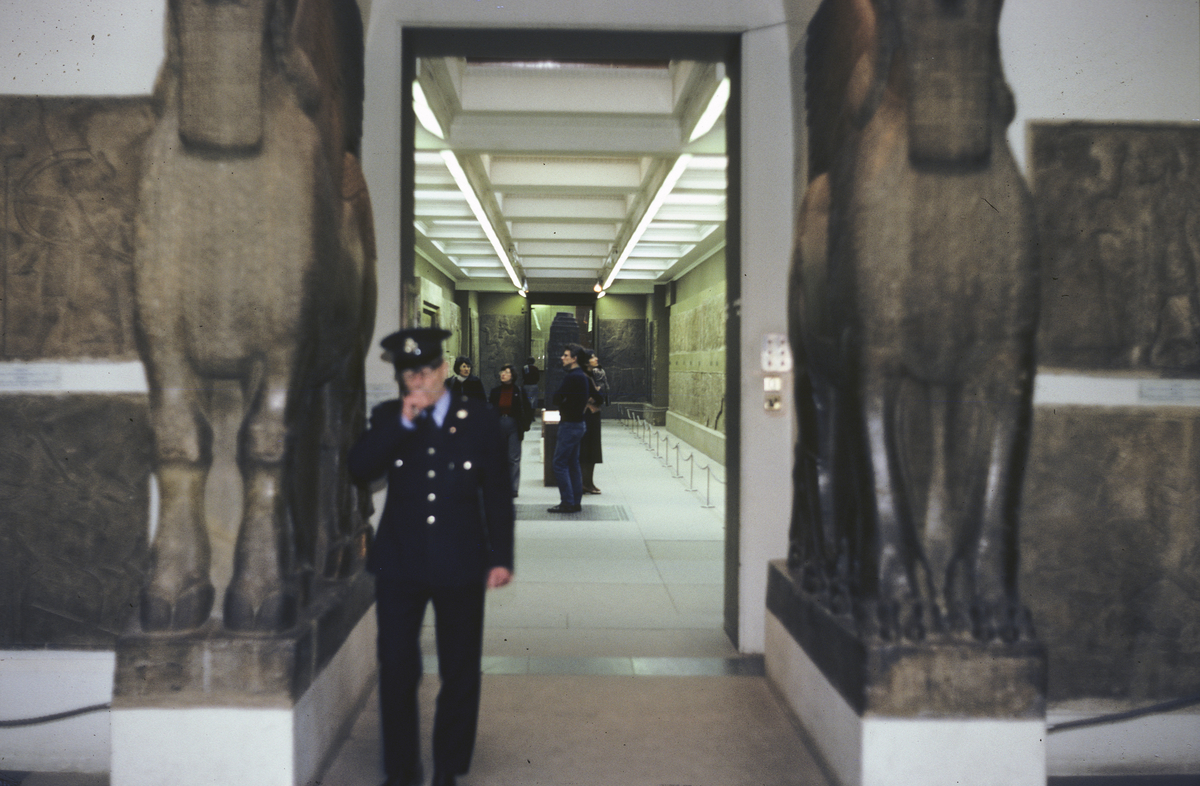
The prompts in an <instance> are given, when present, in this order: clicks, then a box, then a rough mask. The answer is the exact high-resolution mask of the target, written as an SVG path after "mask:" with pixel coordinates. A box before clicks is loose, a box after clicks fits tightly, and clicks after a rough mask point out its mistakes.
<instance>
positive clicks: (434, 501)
mask: <svg viewBox="0 0 1200 786" xmlns="http://www.w3.org/2000/svg"><path fill="white" fill-rule="evenodd" d="M448 335H449V333H448V332H447V331H444V330H438V329H436V328H415V329H410V330H401V331H400V332H398V333H393V334H392V335H390V336H388V337H387V338H385V339H384V340H383V342H382V343H383V348H384V349H385V350H387V351H388V352H389V353H390V354H391V359H392V362H393V363H394V364H395V366H396V378H397V380H398V382H399V383H400V390H401V394H402V398H400V399H393V400H391V401H385V402H384V403H382V404H380V405H378V406H377V407H375V408H374V410H372V412H371V422H370V426H369V428H368V430H367V431H366V433H365V434H363V435H362V436H361V437H359V439H358V441H357V442H356V443H355V444H354V446H353V447H352V448H351V450H350V456H349V469H350V473H351V475H353V476H354V477H355V478H356V479H357V480H359V481H361V482H369V481H374V480H377V479H379V478H382V477H385V476H386V478H387V483H388V489H387V501H386V503H385V505H384V509H383V514H382V517H381V518H380V521H379V530H378V533H377V534H376V536H375V541H374V543H373V544H372V549H371V554H370V556H369V558H368V561H367V568H368V569H369V570H370V571H371V572H372V573H374V574H375V600H376V604H375V608H376V614H377V616H378V622H379V640H378V655H379V702H380V709H381V716H382V726H383V748H384V768H385V770H386V772H387V781H386V782H385V786H408V785H409V784H414V783H420V782H421V764H420V762H421V756H420V744H419V736H418V707H417V687H418V685H419V684H420V680H421V674H422V671H423V669H422V661H421V648H420V643H419V640H420V633H421V622H422V620H423V619H424V616H425V608H426V606H427V605H428V604H429V603H430V602H431V601H432V603H433V608H434V613H435V615H436V634H437V653H438V672H439V675H440V677H441V690H440V693H439V694H438V700H437V714H436V716H435V718H434V725H433V765H434V779H433V783H434V784H435V786H453V784H454V783H455V778H456V777H457V776H458V775H461V774H463V773H465V772H467V770H468V768H469V767H470V763H471V755H472V752H473V750H474V746H475V730H476V726H477V722H478V716H479V694H480V686H481V679H480V673H481V669H480V661H481V655H482V652H483V608H484V594H485V589H486V588H496V587H502V586H504V585H506V584H508V583H509V581H511V579H512V571H513V503H512V493H511V478H510V475H509V469H508V462H507V460H506V459H505V455H504V449H503V447H502V437H501V432H500V423H499V420H498V418H497V417H496V413H495V412H494V411H493V410H492V409H491V408H489V407H488V406H487V403H486V402H484V401H478V400H476V399H473V398H470V397H468V398H461V397H458V396H454V395H452V394H451V393H450V390H449V389H448V387H447V385H446V384H445V380H446V373H447V368H446V361H445V360H444V359H443V356H442V340H443V339H445V338H446V337H447V336H448Z"/></svg>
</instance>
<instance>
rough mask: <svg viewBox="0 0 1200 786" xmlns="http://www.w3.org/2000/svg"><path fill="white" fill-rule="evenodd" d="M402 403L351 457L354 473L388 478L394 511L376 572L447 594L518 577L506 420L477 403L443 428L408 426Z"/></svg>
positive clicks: (390, 406)
mask: <svg viewBox="0 0 1200 786" xmlns="http://www.w3.org/2000/svg"><path fill="white" fill-rule="evenodd" d="M400 407H401V405H400V401H399V400H395V399H393V400H391V401H385V402H383V403H382V404H380V405H378V406H377V407H375V408H374V410H373V411H372V412H371V423H370V426H369V428H368V429H367V431H366V433H365V434H363V435H362V436H361V437H359V439H358V441H357V442H356V443H355V444H354V447H353V448H351V449H350V460H349V467H350V473H351V474H352V475H353V476H354V477H355V478H356V479H358V480H359V481H364V482H370V481H374V480H377V479H379V478H381V477H384V476H385V475H386V477H387V484H388V489H387V502H386V503H385V504H384V507H383V515H382V517H381V518H380V520H379V531H378V532H377V533H376V535H375V542H374V544H373V546H372V550H371V555H370V558H369V560H368V562H367V568H368V570H370V571H371V572H372V573H374V574H375V575H377V576H379V577H381V578H384V577H387V578H392V579H400V580H406V581H418V582H423V583H427V584H433V585H438V586H463V585H467V584H473V583H475V582H480V581H483V580H484V579H485V578H486V576H487V573H488V571H489V570H491V569H492V568H494V567H505V568H508V569H509V570H510V571H511V570H512V569H513V502H512V476H511V475H510V473H509V467H508V458H507V455H506V453H505V451H506V445H507V442H506V440H505V439H504V438H503V437H502V436H501V432H500V423H499V419H498V418H497V416H496V413H495V412H494V411H493V410H491V409H489V408H488V406H487V404H486V403H484V402H482V401H479V400H477V399H464V398H455V399H454V400H452V401H451V403H450V410H449V412H447V414H446V420H445V422H444V423H443V424H442V426H441V428H437V427H436V426H435V425H433V424H432V423H431V424H430V428H429V429H428V430H427V431H425V432H423V431H420V430H418V431H413V430H409V429H406V428H404V426H403V425H401V423H400Z"/></svg>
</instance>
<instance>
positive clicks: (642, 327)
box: [596, 319, 650, 416]
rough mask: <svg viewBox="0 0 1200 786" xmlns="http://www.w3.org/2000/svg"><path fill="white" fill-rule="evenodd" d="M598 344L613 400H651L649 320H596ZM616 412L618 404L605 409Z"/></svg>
mask: <svg viewBox="0 0 1200 786" xmlns="http://www.w3.org/2000/svg"><path fill="white" fill-rule="evenodd" d="M596 330H597V336H596V347H597V350H598V351H599V353H600V363H601V364H602V365H603V366H604V371H605V376H606V377H607V379H608V389H609V397H610V399H611V400H612V401H648V400H649V395H650V391H649V390H648V389H647V382H648V381H649V379H650V375H649V374H648V373H647V367H646V320H644V319H602V320H600V321H599V322H598V323H597V328H596ZM606 412H607V414H609V415H612V416H615V415H616V414H617V409H616V407H612V408H610V409H609V410H606Z"/></svg>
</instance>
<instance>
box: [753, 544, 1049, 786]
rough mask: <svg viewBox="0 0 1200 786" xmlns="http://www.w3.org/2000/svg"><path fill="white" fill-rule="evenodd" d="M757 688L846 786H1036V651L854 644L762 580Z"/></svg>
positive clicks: (1041, 761)
mask: <svg viewBox="0 0 1200 786" xmlns="http://www.w3.org/2000/svg"><path fill="white" fill-rule="evenodd" d="M769 571H770V572H769V575H768V588H767V611H768V613H767V619H766V644H765V653H766V668H767V676H768V678H769V679H770V680H771V681H772V683H773V684H774V685H775V686H776V688H777V689H778V690H779V691H780V693H781V694H783V696H784V697H785V698H786V699H787V701H788V703H789V704H790V705H791V707H792V710H793V711H794V712H795V713H796V715H797V716H798V717H799V718H800V721H801V723H802V724H803V725H804V727H805V729H806V730H807V731H808V733H809V735H810V736H811V737H812V738H813V740H814V742H815V743H816V745H817V747H818V749H819V751H820V753H821V756H822V757H823V758H824V759H825V761H826V763H827V764H828V766H829V767H830V769H832V770H833V773H834V774H835V776H836V777H837V779H838V780H839V781H840V782H841V783H842V784H846V786H860V785H861V786H885V785H890V784H897V783H920V784H922V786H941V785H942V784H945V785H946V786H953V784H961V783H970V784H973V786H989V785H991V784H994V785H995V786H1035V785H1036V786H1044V784H1045V782H1046V733H1045V726H1046V723H1045V689H1044V682H1045V676H1044V675H1045V658H1044V656H1043V654H1042V652H1041V650H1040V648H1039V647H1038V646H1037V645H1030V644H1025V645H1013V646H1009V645H1003V644H997V645H974V644H943V643H929V644H912V643H905V644H888V643H884V642H873V641H863V640H861V639H860V638H859V637H858V636H857V634H856V633H855V632H854V631H853V630H852V629H851V627H850V626H849V625H848V624H846V622H845V621H843V620H840V619H838V618H836V617H834V616H832V615H830V614H829V613H828V612H827V611H826V610H825V609H824V608H823V607H821V606H820V605H819V604H817V603H815V602H814V601H813V600H812V598H811V597H809V596H808V595H806V594H805V593H804V592H803V591H802V590H801V589H800V588H799V586H798V585H797V584H796V582H795V581H793V578H792V575H791V573H790V572H789V571H788V569H787V566H786V564H785V563H784V562H783V561H776V562H772V563H771V565H770V568H769Z"/></svg>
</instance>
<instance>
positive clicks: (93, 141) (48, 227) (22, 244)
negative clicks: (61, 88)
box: [0, 96, 153, 360]
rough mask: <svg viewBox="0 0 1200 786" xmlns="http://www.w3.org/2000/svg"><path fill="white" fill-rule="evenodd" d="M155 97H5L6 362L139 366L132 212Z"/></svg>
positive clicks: (0, 281)
mask: <svg viewBox="0 0 1200 786" xmlns="http://www.w3.org/2000/svg"><path fill="white" fill-rule="evenodd" d="M152 120H153V113H152V111H151V101H150V99H144V98H131V99H121V98H111V99H78V98H39V97H13V96H4V97H0V180H2V184H0V187H2V188H3V192H2V193H0V265H2V266H3V276H0V290H2V291H0V298H3V300H2V303H0V335H2V336H3V339H2V340H0V359H4V360H32V359H39V358H81V357H87V358H119V359H127V360H132V359H135V358H136V357H137V350H136V348H135V346H134V333H133V302H132V286H133V281H132V278H133V272H132V256H133V211H134V208H135V206H136V200H137V182H138V177H139V172H140V163H139V160H140V156H141V149H142V146H143V144H144V142H145V139H146V136H147V134H148V133H149V131H150V128H151V123H152Z"/></svg>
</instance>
